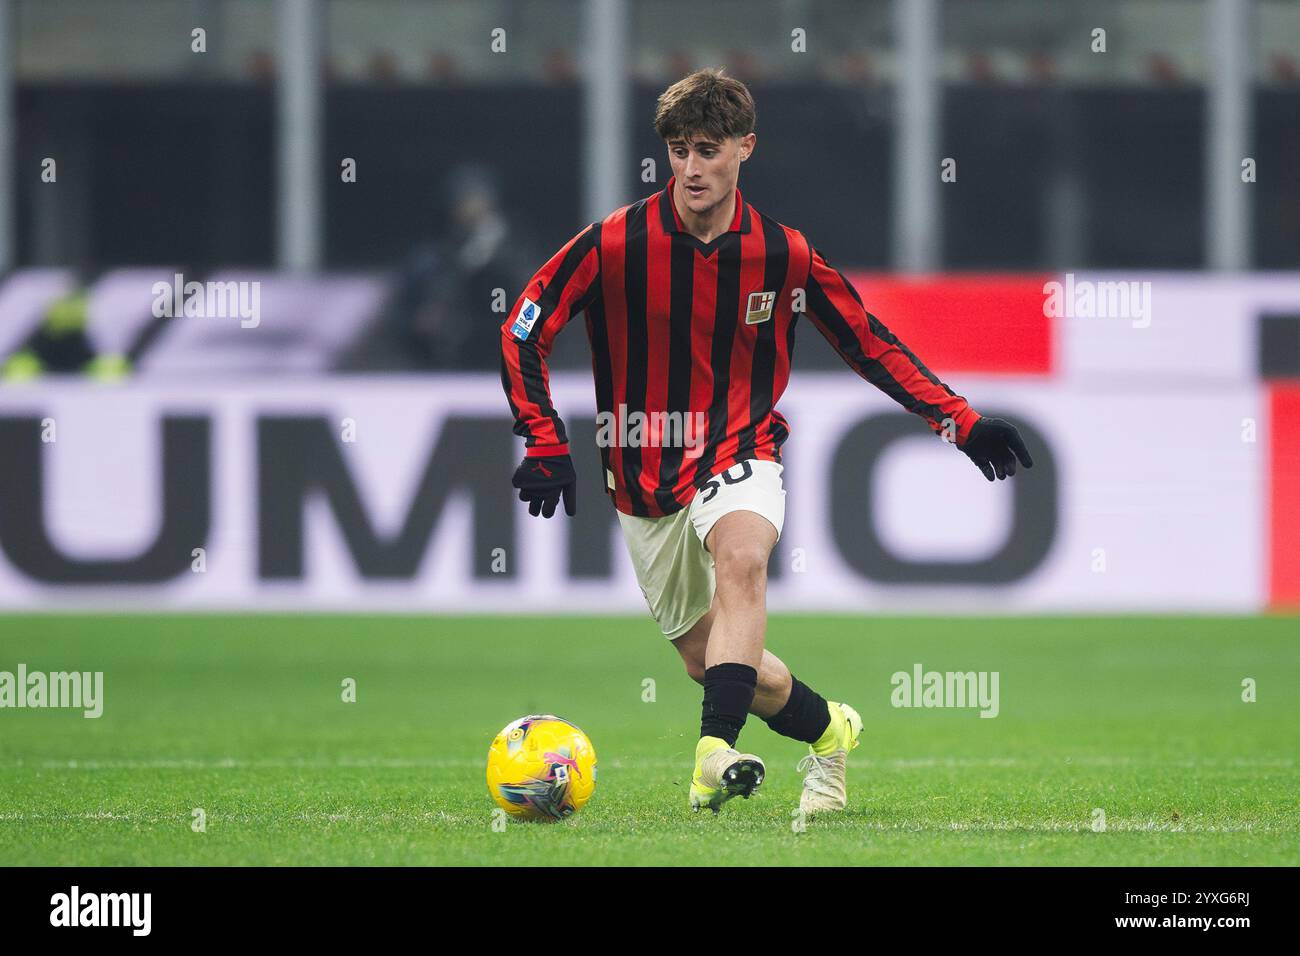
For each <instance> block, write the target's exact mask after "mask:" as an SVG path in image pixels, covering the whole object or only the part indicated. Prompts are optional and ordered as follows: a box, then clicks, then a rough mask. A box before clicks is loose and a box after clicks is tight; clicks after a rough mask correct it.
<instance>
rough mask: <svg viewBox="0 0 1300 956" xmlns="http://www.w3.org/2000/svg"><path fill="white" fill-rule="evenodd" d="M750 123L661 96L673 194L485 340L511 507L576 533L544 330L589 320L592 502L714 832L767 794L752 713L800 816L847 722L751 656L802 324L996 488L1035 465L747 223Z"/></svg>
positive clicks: (704, 87) (619, 215)
mask: <svg viewBox="0 0 1300 956" xmlns="http://www.w3.org/2000/svg"><path fill="white" fill-rule="evenodd" d="M754 123H755V111H754V101H753V98H752V97H751V96H750V93H749V90H748V89H746V87H745V85H744V84H743V83H741V82H739V81H738V80H735V79H733V78H731V77H728V76H726V75H725V74H724V73H723V72H722V71H721V70H700V71H698V72H696V73H692V74H691V75H690V76H688V77H686V78H685V79H683V80H681V81H679V82H677V83H675V84H673V85H672V86H671V87H669V88H668V89H667V90H666V91H665V92H664V93H663V95H662V96H660V97H659V102H658V106H657V109H656V113H655V130H656V132H657V133H658V134H659V135H660V136H661V137H662V138H663V140H664V141H665V143H666V144H667V146H668V158H669V162H670V164H671V166H672V171H673V176H672V178H671V179H670V180H669V181H668V185H667V186H666V187H665V188H664V189H663V190H662V191H660V192H657V193H655V194H654V195H653V196H650V197H648V198H646V199H642V200H641V201H640V202H637V203H633V204H632V205H630V206H625V207H623V208H621V209H618V210H616V211H614V212H613V213H611V214H610V215H609V216H607V217H606V218H605V219H604V220H602V221H601V222H598V223H593V224H591V225H590V226H588V227H587V228H585V229H583V230H582V232H580V233H579V234H578V235H577V236H575V237H574V238H573V239H572V240H571V241H570V242H569V243H567V244H566V245H565V246H564V248H562V249H561V250H560V251H559V252H557V253H556V254H555V256H554V257H552V259H551V260H550V261H549V262H547V263H546V264H545V265H544V266H542V268H541V269H540V270H539V271H538V272H537V274H536V275H535V276H534V277H533V278H532V280H531V281H530V282H529V283H528V285H527V286H526V287H525V289H524V293H523V295H522V296H520V298H519V300H518V302H516V303H515V306H514V308H513V309H512V310H511V312H510V316H509V318H508V319H507V320H506V321H505V323H504V324H503V325H502V327H501V346H502V365H501V380H502V385H503V386H504V388H505V391H506V395H507V397H508V399H509V401H510V408H511V411H512V413H513V414H514V418H515V433H516V434H518V435H520V436H522V437H523V438H524V439H525V445H526V446H527V447H526V453H525V457H524V460H523V462H522V463H521V464H520V466H519V468H518V470H517V471H516V472H515V476H514V481H513V484H514V486H515V487H516V488H518V489H519V497H520V499H521V500H523V501H527V502H528V503H529V512H530V513H531V514H533V515H536V514H539V513H540V514H542V515H544V516H546V517H548V518H549V517H550V516H551V515H552V514H554V513H555V509H556V507H557V505H558V504H559V501H560V499H561V498H563V500H564V506H565V510H566V511H567V512H568V514H570V515H572V514H574V513H575V507H576V502H575V498H574V491H575V477H574V471H573V464H572V461H571V459H570V457H569V446H568V439H567V437H566V434H565V431H564V424H563V422H562V421H561V420H560V417H559V415H558V414H557V413H556V411H555V408H554V406H553V405H552V404H551V400H550V394H549V388H548V384H547V370H546V357H547V355H548V354H549V353H550V350H551V345H552V342H553V340H554V338H555V335H556V333H557V332H558V331H559V330H560V328H561V327H563V326H564V324H565V323H566V322H568V320H569V319H570V318H572V317H573V316H574V315H575V314H577V313H578V312H584V313H585V314H586V324H587V335H588V338H589V340H590V342H591V348H592V368H593V372H594V375H595V384H596V401H597V407H598V409H599V411H600V413H601V416H602V417H604V418H606V419H607V420H612V421H614V422H616V423H617V427H615V428H612V429H609V430H608V431H609V432H612V433H613V435H614V436H615V438H614V439H613V440H607V441H599V442H598V443H599V444H600V445H601V447H600V457H601V466H602V471H603V478H604V484H605V488H606V490H607V493H608V494H609V497H610V499H611V501H612V502H613V504H614V507H615V508H616V509H617V511H618V519H619V523H620V525H621V527H622V530H623V535H624V539H625V540H626V543H627V546H628V551H629V552H630V554H631V556H632V563H633V566H634V567H635V569H636V575H637V580H638V582H639V583H640V585H641V589H642V591H643V592H644V594H645V596H646V600H647V602H648V603H649V605H650V610H651V612H652V613H653V615H654V617H655V619H656V621H657V622H658V623H659V626H660V628H661V629H662V630H663V633H664V636H665V637H667V638H668V639H669V640H670V641H672V643H673V646H674V647H675V648H676V649H677V652H678V653H679V654H680V655H681V657H682V661H683V663H684V664H685V665H686V671H687V673H688V674H689V675H690V676H691V677H692V678H693V679H695V680H696V681H698V682H700V683H701V684H703V685H704V703H703V713H702V719H701V725H700V740H699V744H698V745H697V747H696V753H695V773H694V776H693V778H692V781H691V789H690V805H691V807H692V809H695V810H699V809H700V808H702V807H709V808H710V809H712V810H713V811H714V812H717V810H718V809H719V808H720V807H721V805H722V804H723V803H724V802H726V801H727V800H729V799H731V798H732V797H734V796H744V797H748V796H749V795H750V794H751V793H752V792H753V791H754V790H755V789H756V788H757V787H758V786H759V784H761V783H762V780H763V774H764V767H763V762H762V761H761V760H760V759H759V758H758V757H756V756H754V755H753V754H742V753H738V752H737V751H736V750H735V743H736V738H737V737H738V735H739V734H740V730H741V728H742V727H743V726H744V723H745V719H746V716H747V715H748V714H751V713H753V714H757V715H758V716H759V717H761V718H762V719H763V720H765V721H766V722H767V724H768V726H769V727H771V728H772V729H773V730H775V731H776V732H777V733H779V734H782V735H784V736H787V737H792V738H794V739H796V740H801V741H803V742H805V743H807V744H808V745H809V754H808V756H807V757H806V758H804V761H802V762H801V763H800V768H801V769H804V770H805V771H806V776H805V778H804V788H803V795H802V797H801V799H800V806H801V807H802V808H803V809H804V810H805V811H807V812H810V813H815V812H820V811H825V810H838V809H843V807H844V806H845V801H846V791H845V762H846V758H847V755H848V752H849V751H850V750H852V749H853V748H854V747H856V746H857V743H858V737H859V735H860V734H861V732H862V721H861V718H860V717H859V716H858V714H857V712H856V711H855V710H853V708H851V707H849V706H847V705H845V704H840V703H836V702H833V701H827V700H826V699H824V698H823V697H821V696H820V695H819V694H817V693H816V692H815V691H813V690H812V689H810V688H809V687H807V686H806V685H805V684H803V683H801V682H800V681H799V680H798V679H796V678H794V677H793V676H791V674H790V670H789V669H788V668H787V667H786V666H785V664H784V663H782V661H781V660H780V659H779V658H778V657H776V656H775V655H774V654H772V653H771V652H770V651H768V650H766V649H765V648H764V631H765V625H766V613H767V612H766V589H767V563H768V558H769V556H770V554H771V552H772V548H773V546H774V545H775V544H776V541H777V538H778V537H779V536H780V534H781V526H782V524H783V521H784V517H785V491H784V489H783V487H782V483H781V471H782V467H781V463H780V462H781V455H780V449H781V445H782V443H783V442H784V441H785V439H786V436H787V435H788V434H789V429H788V426H787V423H786V420H785V418H784V417H782V415H781V413H780V412H778V411H777V410H776V407H775V405H776V401H777V400H778V399H779V398H780V396H781V393H782V392H783V391H784V390H785V386H786V383H787V381H788V379H789V374H790V357H791V351H792V348H793V345H794V327H795V322H796V320H797V318H798V317H799V315H800V314H802V312H803V311H806V313H807V315H808V317H809V319H810V320H811V321H812V323H813V325H814V326H815V327H816V328H817V330H818V332H820V333H821V334H822V335H823V336H824V337H825V338H826V339H827V340H828V341H829V342H830V343H831V345H832V346H833V347H834V348H835V350H836V351H837V352H838V353H839V354H840V356H841V357H842V358H843V359H844V361H845V362H846V363H847V364H848V365H849V366H850V367H851V368H852V369H853V370H854V371H856V372H857V373H858V374H859V375H861V376H862V377H863V378H865V379H866V380H867V381H869V382H871V383H872V384H873V385H875V386H876V387H877V388H880V389H881V390H883V391H884V392H885V393H886V394H888V395H889V396H890V397H891V398H893V399H895V400H896V401H897V402H898V403H899V404H901V405H902V406H903V407H905V408H906V409H908V410H909V411H911V412H914V413H916V414H917V415H919V416H920V417H921V418H923V419H924V420H925V421H926V423H927V424H928V425H929V426H930V427H931V428H932V429H933V430H934V431H935V432H936V433H938V434H939V435H941V436H942V437H943V438H945V439H946V440H948V441H951V442H953V443H955V444H956V445H957V446H958V447H959V448H960V449H961V450H962V451H964V452H965V453H966V454H967V455H968V456H969V457H970V458H971V459H972V460H973V461H974V462H975V463H976V465H978V466H979V468H980V470H981V471H983V473H984V475H985V476H986V477H987V478H988V479H989V480H990V481H992V480H994V478H995V477H996V478H1005V477H1007V476H1010V475H1014V474H1015V473H1016V463H1017V461H1019V462H1020V464H1022V465H1024V466H1025V467H1030V466H1031V464H1032V463H1031V461H1030V457H1029V453H1028V451H1027V450H1026V449H1025V446H1024V443H1023V442H1022V441H1021V439H1020V436H1019V434H1018V433H1017V431H1016V429H1015V427H1014V426H1012V425H1011V424H1009V423H1008V422H1004V421H1000V420H998V419H990V418H982V417H981V416H980V415H979V414H977V413H976V412H975V410H974V409H972V408H971V407H970V405H969V404H967V402H966V400H965V399H964V398H962V397H961V396H959V395H955V394H954V393H953V392H952V391H951V390H950V389H949V388H948V387H947V386H946V385H944V384H943V383H942V382H940V381H939V380H938V379H937V378H936V377H935V376H934V375H933V373H931V372H930V370H929V369H927V368H926V367H925V366H924V365H922V364H921V362H920V361H919V360H918V359H917V357H916V356H915V355H913V354H912V353H911V352H910V351H908V349H907V348H906V346H904V345H903V344H902V343H901V342H899V341H898V339H897V338H895V336H894V335H893V334H892V333H891V332H890V331H889V330H888V329H887V328H885V326H884V325H882V324H881V323H880V321H879V320H877V319H876V318H875V316H872V315H870V314H869V313H868V312H867V311H866V309H865V308H864V306H863V304H862V301H861V299H860V298H859V297H858V294H857V292H856V290H854V288H853V287H852V286H851V285H850V284H849V282H848V280H847V279H845V278H844V276H843V275H842V274H841V273H840V272H838V271H837V270H835V269H834V268H832V267H831V266H830V265H829V264H828V263H827V262H826V259H825V258H824V257H823V256H822V255H821V254H820V253H818V252H817V251H816V250H815V249H814V248H813V247H812V246H811V245H810V244H809V242H808V240H807V239H805V238H804V236H803V234H802V233H800V232H799V231H797V230H795V229H791V228H789V227H788V226H783V225H782V224H781V223H779V222H776V221H775V220H773V219H771V218H769V217H768V216H765V215H763V214H762V213H760V212H758V211H757V210H756V209H754V207H753V206H750V205H749V204H748V203H746V202H744V200H743V199H742V198H741V195H740V191H739V190H738V189H737V188H736V183H737V180H738V178H739V175H740V164H741V163H743V162H745V161H746V160H748V159H749V158H750V156H751V155H753V151H754V145H755V142H756V136H755V133H754ZM692 426H696V427H694V428H693V427H692ZM601 434H607V432H602V433H601Z"/></svg>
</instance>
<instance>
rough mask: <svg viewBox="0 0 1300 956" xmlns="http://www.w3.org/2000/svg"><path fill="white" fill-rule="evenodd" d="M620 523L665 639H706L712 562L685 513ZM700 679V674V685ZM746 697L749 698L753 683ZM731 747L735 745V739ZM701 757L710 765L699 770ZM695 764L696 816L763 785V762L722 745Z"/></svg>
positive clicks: (716, 742) (714, 742)
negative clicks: (700, 636) (692, 636)
mask: <svg viewBox="0 0 1300 956" xmlns="http://www.w3.org/2000/svg"><path fill="white" fill-rule="evenodd" d="M618 519H619V525H620V527H621V528H622V530H623V539H624V541H625V542H626V543H627V548H628V554H629V555H630V556H631V558H632V567H633V568H634V570H635V571H636V576H637V583H638V584H640V586H641V592H642V594H644V595H645V599H646V603H647V604H648V605H649V606H650V612H651V613H652V614H653V615H654V618H655V620H656V621H657V622H658V623H659V627H660V629H661V630H662V631H663V633H664V636H665V637H667V638H668V639H669V640H671V641H676V640H679V639H681V638H682V637H683V636H684V635H687V634H689V633H691V632H692V631H694V632H695V633H696V634H699V633H704V634H705V635H706V637H707V633H708V629H707V627H708V626H707V625H702V624H700V621H701V620H702V619H703V618H704V617H706V616H707V615H708V614H709V611H710V608H711V606H712V603H713V597H714V576H713V562H712V559H711V558H710V557H709V555H708V554H707V553H705V551H704V546H703V545H702V544H701V542H700V539H699V536H698V535H697V533H696V531H695V530H694V529H693V526H692V522H691V520H690V516H689V514H688V512H687V511H679V512H677V513H675V514H671V515H667V516H666V517H662V518H640V517H636V516H633V515H625V514H623V513H621V512H620V513H619V515H618ZM704 678H705V675H704V674H703V673H701V674H700V679H701V681H703V680H704ZM706 696H707V695H706ZM749 697H750V698H751V699H752V697H753V683H752V682H751V685H750V692H749ZM744 706H746V707H747V706H748V704H745V705H744ZM741 713H742V715H743V713H744V710H743V709H742V711H741ZM731 742H732V743H734V742H735V737H734V735H732V736H731ZM714 751H717V752H716V753H715V752H714ZM705 756H708V757H709V759H708V761H707V763H706V764H702V760H703V758H704V757H705ZM695 763H696V765H695V775H694V777H693V778H692V784H691V791H690V802H691V807H692V808H693V809H696V810H698V809H700V808H701V807H705V806H707V807H709V808H710V809H712V810H714V811H717V810H718V808H719V807H721V805H722V804H723V803H724V802H726V801H727V800H729V799H730V798H731V797H733V796H736V795H748V793H749V792H751V791H752V790H753V789H754V787H756V786H758V784H759V783H760V782H761V781H762V766H763V765H762V761H760V760H758V758H757V757H752V755H748V754H740V753H737V752H736V751H735V750H734V749H732V748H731V747H730V745H729V744H728V743H727V741H726V740H725V739H717V738H711V740H710V746H708V747H704V748H701V747H697V748H696V762H695Z"/></svg>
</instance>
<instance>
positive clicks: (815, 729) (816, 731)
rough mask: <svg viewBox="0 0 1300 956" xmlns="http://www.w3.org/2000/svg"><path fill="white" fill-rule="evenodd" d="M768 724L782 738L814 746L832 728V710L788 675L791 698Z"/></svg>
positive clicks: (807, 687) (769, 718)
mask: <svg viewBox="0 0 1300 956" xmlns="http://www.w3.org/2000/svg"><path fill="white" fill-rule="evenodd" d="M767 725H768V726H769V727H771V728H772V729H773V730H775V731H776V732H777V733H778V734H780V735H781V736H782V737H790V738H792V739H794V740H802V741H803V742H804V743H806V744H811V743H816V742H817V740H818V739H819V738H820V737H821V735H822V734H824V733H826V728H827V727H829V726H830V725H831V710H830V707H828V706H827V704H826V698H825V697H823V696H822V695H821V694H819V693H817V691H815V690H813V689H812V688H810V687H809V686H808V685H807V684H804V683H802V682H801V681H800V680H799V678H797V677H795V676H794V675H793V674H791V675H790V699H789V700H787V701H786V702H785V706H784V707H782V708H781V710H780V711H779V712H778V713H776V714H774V715H773V716H771V717H768V718H767Z"/></svg>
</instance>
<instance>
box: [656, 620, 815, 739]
mask: <svg viewBox="0 0 1300 956" xmlns="http://www.w3.org/2000/svg"><path fill="white" fill-rule="evenodd" d="M717 613H718V604H717V599H716V597H715V599H714V602H713V606H712V607H711V608H709V610H708V613H706V614H705V615H704V616H703V617H702V618H700V619H699V620H698V621H696V622H695V625H694V626H693V627H692V628H691V629H690V630H689V631H687V632H686V633H685V634H683V635H682V636H681V637H679V638H677V639H675V640H674V641H673V642H672V643H673V647H674V648H675V649H676V651H677V653H678V654H680V655H681V658H682V664H683V665H684V666H685V668H686V674H687V676H689V677H690V679H691V680H693V681H695V683H697V684H703V683H704V668H705V663H704V655H705V651H706V650H707V649H708V646H709V633H710V631H711V630H712V629H713V621H714V619H715V618H716V617H717ZM790 682H791V677H790V669H789V668H788V667H786V666H785V663H784V662H783V661H782V660H781V658H779V657H777V656H776V655H775V654H773V653H772V652H771V651H769V650H766V649H765V650H764V651H763V660H762V662H761V663H760V664H759V667H758V683H757V686H756V687H755V689H754V702H753V703H752V704H751V705H750V707H749V712H750V713H751V714H754V715H755V716H758V717H762V718H763V719H764V720H768V719H769V718H771V717H772V716H774V715H775V714H777V713H779V712H780V710H781V709H782V708H783V707H785V705H786V702H787V701H789V699H790V686H791V684H790ZM819 733H820V731H819Z"/></svg>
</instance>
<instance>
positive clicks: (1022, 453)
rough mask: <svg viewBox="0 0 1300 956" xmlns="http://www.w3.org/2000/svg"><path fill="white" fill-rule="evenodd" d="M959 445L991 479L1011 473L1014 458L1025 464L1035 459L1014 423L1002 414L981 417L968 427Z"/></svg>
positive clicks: (1027, 466) (1013, 472)
mask: <svg viewBox="0 0 1300 956" xmlns="http://www.w3.org/2000/svg"><path fill="white" fill-rule="evenodd" d="M960 447H961V450H962V451H964V452H965V453H966V457H967V458H969V459H970V460H971V461H973V462H975V466H976V467H977V468H979V470H980V471H982V472H984V477H985V478H987V479H988V480H989V481H993V480H994V476H995V475H996V476H997V477H998V478H1008V477H1010V476H1011V475H1014V474H1015V473H1016V461H1017V459H1019V461H1020V464H1022V465H1024V466H1025V467H1026V468H1033V467H1034V460H1033V459H1032V458H1030V457H1029V449H1028V448H1026V447H1025V442H1024V439H1022V438H1021V437H1020V432H1018V431H1017V430H1016V426H1015V425H1013V424H1011V423H1010V422H1008V421H1003V420H1002V419H1001V418H981V419H980V420H979V421H977V422H976V423H975V424H974V425H973V426H972V427H971V430H970V434H969V435H967V436H966V441H965V443H964V444H962V445H961V446H960Z"/></svg>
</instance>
